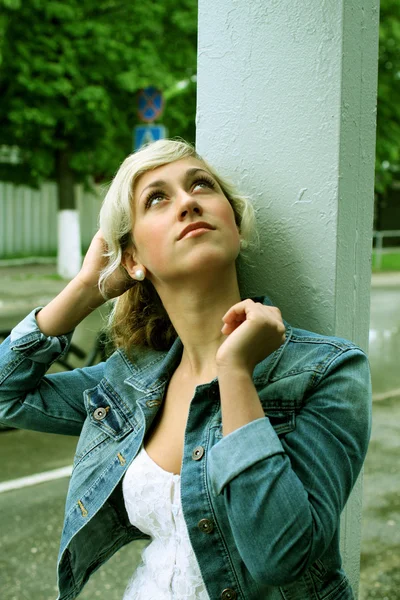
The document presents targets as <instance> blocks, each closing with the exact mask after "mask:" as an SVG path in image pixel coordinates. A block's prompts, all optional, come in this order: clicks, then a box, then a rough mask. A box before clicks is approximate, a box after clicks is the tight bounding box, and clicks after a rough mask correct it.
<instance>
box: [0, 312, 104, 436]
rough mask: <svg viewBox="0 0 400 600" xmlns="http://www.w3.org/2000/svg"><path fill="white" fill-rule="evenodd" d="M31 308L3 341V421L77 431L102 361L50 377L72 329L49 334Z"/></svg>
mask: <svg viewBox="0 0 400 600" xmlns="http://www.w3.org/2000/svg"><path fill="white" fill-rule="evenodd" d="M39 310H40V308H37V309H35V310H33V311H32V312H31V313H30V314H29V315H28V316H27V317H25V319H24V320H23V321H21V322H20V323H19V324H18V325H17V326H16V327H15V328H14V329H13V330H12V332H11V334H10V335H9V336H8V338H7V339H6V340H4V342H3V343H2V344H1V345H0V423H2V424H6V425H8V426H10V427H17V428H20V429H34V430H37V431H44V432H49V433H62V434H66V435H79V433H80V431H81V429H82V425H83V422H84V420H85V417H86V412H85V407H84V403H83V391H84V390H86V389H88V388H91V387H94V386H95V385H96V384H97V383H98V382H99V381H100V379H101V378H102V376H103V370H104V364H105V363H100V364H98V365H95V366H94V367H86V368H83V369H74V370H73V371H68V372H65V373H53V374H50V375H46V372H47V370H48V369H49V367H50V365H51V364H52V363H53V362H54V361H55V360H56V359H57V358H58V357H59V356H61V355H62V354H64V353H65V352H66V351H67V350H68V347H69V344H70V342H71V338H72V332H71V333H69V334H67V335H61V336H59V337H51V336H49V337H48V336H45V335H44V334H43V333H42V332H41V331H40V329H39V327H38V324H37V322H36V318H35V315H36V313H37V312H38V311H39Z"/></svg>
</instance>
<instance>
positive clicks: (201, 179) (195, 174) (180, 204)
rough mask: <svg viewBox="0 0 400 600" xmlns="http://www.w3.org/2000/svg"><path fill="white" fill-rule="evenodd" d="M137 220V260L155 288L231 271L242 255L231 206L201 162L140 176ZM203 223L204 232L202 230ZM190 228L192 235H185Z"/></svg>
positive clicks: (187, 160) (183, 163)
mask: <svg viewBox="0 0 400 600" xmlns="http://www.w3.org/2000/svg"><path fill="white" fill-rule="evenodd" d="M133 217H134V226H133V232H132V233H133V239H134V243H135V260H136V262H137V263H140V264H141V265H143V266H144V267H145V268H146V275H147V276H148V277H149V278H150V280H151V281H152V282H153V283H156V282H157V280H159V281H172V280H176V279H181V278H182V277H187V275H188V274H190V275H193V274H198V273H200V272H203V273H206V272H207V270H208V271H209V272H210V269H211V270H213V269H218V268H221V267H226V266H227V265H228V264H232V263H234V261H235V260H236V258H237V256H238V254H239V250H240V236H239V231H238V227H237V225H236V223H235V216H234V212H233V209H232V206H231V204H230V202H229V201H228V199H227V198H226V197H225V195H224V194H223V192H222V190H221V188H220V187H219V185H218V183H217V181H216V180H215V179H214V177H213V176H212V175H211V174H210V173H209V172H208V171H207V170H206V167H205V165H204V164H203V163H202V162H201V161H200V160H198V159H196V158H193V157H190V158H184V159H181V160H178V161H175V162H173V163H170V164H167V165H163V166H161V167H158V168H156V169H154V170H152V171H147V172H146V173H144V174H143V175H141V176H140V177H139V178H138V179H137V181H136V184H135V189H134V207H133ZM201 223H203V224H204V227H201V226H198V225H197V224H201ZM188 226H190V227H189V229H191V231H188V232H187V233H186V234H185V230H186V228H187V227H188ZM193 227H196V229H192V228H193Z"/></svg>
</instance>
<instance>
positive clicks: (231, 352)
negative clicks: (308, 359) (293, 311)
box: [215, 299, 286, 375]
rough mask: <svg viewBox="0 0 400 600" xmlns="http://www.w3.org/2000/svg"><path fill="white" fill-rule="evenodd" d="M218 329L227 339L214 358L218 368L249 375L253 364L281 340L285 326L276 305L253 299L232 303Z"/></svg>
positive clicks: (278, 345) (282, 340)
mask: <svg viewBox="0 0 400 600" xmlns="http://www.w3.org/2000/svg"><path fill="white" fill-rule="evenodd" d="M222 320H223V322H224V325H223V327H222V329H221V331H222V333H223V334H224V335H226V336H228V337H227V339H226V340H225V341H224V342H223V343H222V344H221V346H220V347H219V349H218V352H217V355H216V357H215V358H216V363H217V368H218V369H224V370H225V369H241V370H246V371H248V372H249V373H250V375H252V374H253V370H254V367H255V366H256V364H257V363H259V362H260V361H262V360H263V359H264V358H266V357H267V356H269V355H270V354H272V352H274V350H277V349H278V348H279V347H280V346H281V345H282V344H283V342H284V341H285V337H286V336H285V331H286V328H285V325H284V323H283V321H282V315H281V311H280V310H279V308H276V306H265V305H264V304H260V303H259V302H253V300H250V299H248V300H243V301H242V302H238V303H237V304H234V305H233V306H232V307H231V308H230V309H229V310H228V312H227V313H225V315H224V316H223V317H222Z"/></svg>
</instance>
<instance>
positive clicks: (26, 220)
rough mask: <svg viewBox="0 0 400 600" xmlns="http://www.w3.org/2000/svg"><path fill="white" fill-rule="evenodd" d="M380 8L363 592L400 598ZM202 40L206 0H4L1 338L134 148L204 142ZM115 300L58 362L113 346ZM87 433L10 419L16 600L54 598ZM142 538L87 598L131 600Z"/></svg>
mask: <svg viewBox="0 0 400 600" xmlns="http://www.w3.org/2000/svg"><path fill="white" fill-rule="evenodd" d="M380 11H381V24H380V49H379V80H378V110H377V142H376V177H375V212H374V230H373V247H372V249H371V270H372V277H371V320H370V350H369V353H370V362H371V369H372V378H373V432H372V439H371V444H370V448H369V452H368V456H367V460H366V464H365V470H364V498H363V524H362V526H363V539H362V555H361V583H360V599H361V600H370V599H372V598H379V599H383V600H396V599H397V598H400V570H399V567H398V564H399V557H400V485H399V471H400V468H399V464H400V461H399V459H400V444H399V439H400V369H399V368H398V359H397V357H398V356H399V351H400V11H399V7H398V4H397V0H381V9H380ZM196 41H197V2H196V0H159V1H158V2H150V1H147V2H146V1H143V2H135V1H132V0H130V1H128V0H97V1H96V2H94V0H85V2H84V3H82V2H79V1H78V0H62V1H58V2H53V1H49V0H24V1H23V2H22V1H21V0H0V336H3V337H4V336H6V335H7V334H8V332H9V330H10V329H11V328H12V327H13V326H14V325H16V324H17V323H18V322H19V321H20V320H21V318H23V317H24V316H25V315H26V314H27V313H28V312H29V311H30V310H31V309H32V308H34V307H36V306H43V305H44V304H46V303H48V302H49V301H50V300H51V299H52V298H53V297H54V296H55V295H56V294H57V293H58V292H59V291H60V290H61V289H62V288H63V287H64V286H65V285H66V283H67V282H68V280H69V279H70V278H72V277H73V276H74V275H75V273H76V272H77V269H79V264H80V261H81V257H82V256H83V255H84V253H85V251H86V249H87V247H88V245H89V243H90V240H91V238H92V236H93V234H94V233H95V231H96V230H97V218H98V212H99V208H100V205H101V201H102V198H103V197H104V193H105V191H106V189H107V186H108V184H109V182H110V180H111V178H112V177H113V175H114V174H115V172H116V171H117V169H118V167H119V165H120V163H121V162H122V160H123V159H124V158H125V157H126V156H127V155H128V154H130V153H131V152H133V151H134V150H136V149H138V148H139V147H140V146H141V145H143V144H144V143H146V142H148V141H152V140H156V139H160V138H162V137H176V136H180V137H182V138H184V139H186V140H188V141H190V142H194V141H195V115H196V51H197V48H196ZM106 311H107V308H102V310H97V311H95V312H94V313H92V314H91V315H90V316H89V317H88V318H87V319H86V320H85V321H84V322H83V323H82V324H81V325H80V326H79V327H78V328H77V329H76V331H75V333H74V337H73V345H72V348H71V352H70V353H69V355H68V356H67V357H66V360H65V361H64V362H63V363H55V365H54V366H53V367H52V370H53V371H54V370H64V369H70V368H73V367H75V366H83V365H87V364H94V363H95V362H97V361H99V360H101V359H102V357H104V354H105V352H106V351H107V349H106V348H104V339H103V338H102V336H101V334H100V329H101V326H102V324H103V322H104V318H105V316H106ZM0 339H1V337H0ZM76 443H77V439H76V438H70V437H64V436H56V435H51V434H39V433H34V432H26V431H17V430H6V429H4V428H3V429H1V430H0V456H1V457H2V460H1V461H0V511H1V512H0V514H1V517H2V518H1V535H0V589H1V598H2V600H23V599H25V598H26V599H29V600H32V599H33V600H54V598H55V596H56V576H55V567H56V559H57V552H58V544H59V538H60V533H61V526H62V519H63V510H64V502H65V496H66V490H67V486H68V475H69V466H70V465H71V464H72V459H73V454H74V450H75V447H76ZM43 474H47V475H44V476H43ZM36 475H39V477H38V478H36V479H35V477H33V478H32V476H36ZM46 478H47V480H46ZM142 547H143V546H141V545H140V544H137V545H131V546H129V547H126V548H124V549H123V550H122V551H121V552H119V553H118V554H117V555H116V556H114V557H113V559H112V560H111V561H109V563H107V564H106V565H105V566H104V567H102V569H100V570H99V571H98V572H97V573H96V574H95V575H94V577H93V578H92V580H91V581H90V582H89V583H88V585H87V586H86V588H85V589H84V591H83V593H82V595H81V597H82V600H91V599H95V598H97V597H101V598H105V597H106V598H107V599H108V600H114V599H115V600H120V598H121V597H122V593H123V590H124V588H125V585H126V583H127V581H128V579H129V576H130V575H131V574H132V572H133V570H134V568H135V566H136V564H137V562H138V560H139V557H140V553H141V550H142Z"/></svg>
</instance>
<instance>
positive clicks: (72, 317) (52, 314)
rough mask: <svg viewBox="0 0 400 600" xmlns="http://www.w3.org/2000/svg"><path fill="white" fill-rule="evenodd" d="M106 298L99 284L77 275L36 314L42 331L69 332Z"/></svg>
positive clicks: (58, 333) (53, 333)
mask: <svg viewBox="0 0 400 600" xmlns="http://www.w3.org/2000/svg"><path fill="white" fill-rule="evenodd" d="M104 302H105V299H104V298H103V296H102V295H101V293H100V290H99V289H98V287H97V286H92V285H87V284H85V283H84V282H82V280H81V279H80V278H79V276H76V277H75V278H74V279H72V280H71V281H70V282H69V283H68V285H67V286H66V287H65V288H64V289H63V290H62V291H61V292H60V294H58V296H56V297H55V298H54V299H53V300H52V301H51V302H49V304H47V305H46V306H45V307H44V308H42V310H41V311H40V312H38V313H37V315H36V321H37V323H38V326H39V328H40V330H41V331H42V333H44V335H47V336H58V335H63V334H65V333H69V332H70V331H72V330H73V329H75V327H76V326H77V325H79V323H80V322H81V321H83V319H84V318H85V317H87V316H88V315H89V314H90V313H91V312H93V310H95V309H96V308H98V307H99V306H101V305H102V304H104Z"/></svg>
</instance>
